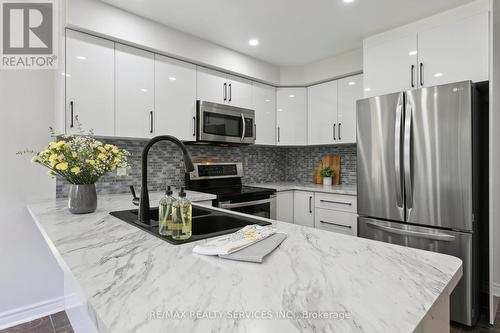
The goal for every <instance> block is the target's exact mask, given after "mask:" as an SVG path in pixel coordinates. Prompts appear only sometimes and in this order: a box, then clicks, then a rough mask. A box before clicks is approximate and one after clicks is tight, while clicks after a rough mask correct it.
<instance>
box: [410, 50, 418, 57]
mask: <svg viewBox="0 0 500 333" xmlns="http://www.w3.org/2000/svg"><path fill="white" fill-rule="evenodd" d="M417 53H418V51H417V50H413V51H410V52H408V54H409V55H411V56H414V55H416V54H417Z"/></svg>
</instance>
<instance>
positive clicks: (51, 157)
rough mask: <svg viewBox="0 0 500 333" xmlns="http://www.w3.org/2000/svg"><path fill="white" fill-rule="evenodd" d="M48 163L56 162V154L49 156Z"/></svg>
mask: <svg viewBox="0 0 500 333" xmlns="http://www.w3.org/2000/svg"><path fill="white" fill-rule="evenodd" d="M49 161H51V162H52V161H57V154H51V155H50V156H49Z"/></svg>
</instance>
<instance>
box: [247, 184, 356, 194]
mask: <svg viewBox="0 0 500 333" xmlns="http://www.w3.org/2000/svg"><path fill="white" fill-rule="evenodd" d="M247 185H248V186H255V187H267V188H272V189H275V190H276V191H277V192H283V191H291V190H299V191H309V192H321V193H333V194H347V195H357V187H356V185H331V186H325V185H322V184H313V183H300V182H274V183H259V184H247Z"/></svg>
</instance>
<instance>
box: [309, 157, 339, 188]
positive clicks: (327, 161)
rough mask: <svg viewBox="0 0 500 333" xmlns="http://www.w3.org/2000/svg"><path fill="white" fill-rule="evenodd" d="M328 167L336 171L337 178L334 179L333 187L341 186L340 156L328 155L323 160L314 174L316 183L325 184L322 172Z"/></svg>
mask: <svg viewBox="0 0 500 333" xmlns="http://www.w3.org/2000/svg"><path fill="white" fill-rule="evenodd" d="M326 166H330V168H332V169H333V170H335V177H333V179H332V184H333V185H339V184H340V156H338V155H333V156H332V155H328V156H324V157H322V158H321V161H320V162H319V165H318V167H317V168H316V172H315V174H314V183H316V184H323V177H321V175H320V172H321V169H323V168H324V167H326Z"/></svg>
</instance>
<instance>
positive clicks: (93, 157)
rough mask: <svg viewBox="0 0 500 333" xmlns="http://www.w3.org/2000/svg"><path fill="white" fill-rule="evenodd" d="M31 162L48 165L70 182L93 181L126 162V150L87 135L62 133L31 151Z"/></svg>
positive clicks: (85, 182) (79, 183)
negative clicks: (35, 150) (42, 148)
mask: <svg viewBox="0 0 500 333" xmlns="http://www.w3.org/2000/svg"><path fill="white" fill-rule="evenodd" d="M33 153H35V155H34V156H33V159H32V162H33V163H38V164H41V165H43V166H44V167H46V168H48V169H49V175H52V176H55V175H59V176H61V177H63V178H64V179H66V180H67V181H68V182H69V183H71V184H74V185H82V184H95V183H96V182H97V180H98V179H99V178H100V177H101V176H103V175H105V174H106V173H108V172H110V171H114V170H116V169H117V168H126V167H128V166H129V163H128V157H129V155H130V154H129V152H127V151H126V150H124V149H120V148H118V147H117V146H115V145H110V144H103V143H102V142H100V141H98V140H96V139H94V138H92V137H91V136H86V135H81V136H63V137H61V138H60V139H59V140H56V141H53V142H50V143H49V145H48V147H47V149H45V150H43V151H41V152H33Z"/></svg>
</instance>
